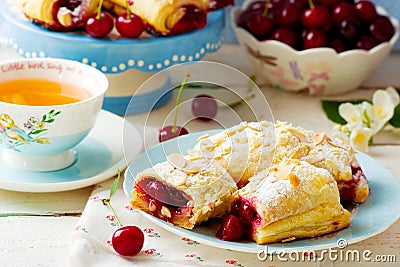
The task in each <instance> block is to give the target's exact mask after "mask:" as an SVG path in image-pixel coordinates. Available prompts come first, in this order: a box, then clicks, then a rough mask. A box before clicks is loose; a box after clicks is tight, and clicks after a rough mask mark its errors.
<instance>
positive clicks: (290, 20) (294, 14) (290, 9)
mask: <svg viewBox="0 0 400 267" xmlns="http://www.w3.org/2000/svg"><path fill="white" fill-rule="evenodd" d="M300 18H301V10H300V8H299V7H298V6H297V5H296V4H292V3H288V4H286V5H285V6H284V8H283V9H282V12H281V13H280V15H279V16H278V22H279V24H280V26H282V27H288V28H291V27H295V26H297V25H298V24H299V22H300Z"/></svg>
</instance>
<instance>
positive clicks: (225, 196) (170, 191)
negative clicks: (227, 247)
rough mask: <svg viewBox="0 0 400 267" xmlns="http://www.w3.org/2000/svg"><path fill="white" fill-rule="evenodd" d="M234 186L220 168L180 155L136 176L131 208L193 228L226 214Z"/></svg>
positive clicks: (234, 190)
mask: <svg viewBox="0 0 400 267" xmlns="http://www.w3.org/2000/svg"><path fill="white" fill-rule="evenodd" d="M236 193H237V187H236V184H235V182H234V180H233V179H232V177H231V176H230V175H229V174H228V173H227V172H226V171H225V170H224V169H223V168H221V167H220V166H218V165H216V164H213V163H211V162H207V161H201V160H196V161H190V160H187V159H186V158H184V157H183V156H181V155H180V154H172V155H170V156H169V157H168V160H167V161H165V162H162V163H158V164H156V165H154V166H153V167H152V168H149V169H147V170H144V171H143V172H141V173H139V174H138V175H137V176H136V177H135V182H134V190H133V192H132V195H133V196H132V199H131V200H130V203H131V205H132V206H133V207H134V208H137V209H140V210H143V211H145V212H147V213H150V214H152V215H154V216H156V217H158V218H161V219H163V220H165V221H167V222H170V223H172V224H175V225H177V226H180V227H183V228H187V229H192V228H193V227H194V226H195V225H196V224H199V223H201V222H204V221H207V220H208V219H209V218H216V217H222V216H224V215H225V214H226V213H227V212H229V210H230V207H231V204H232V202H233V200H234V198H235V196H236Z"/></svg>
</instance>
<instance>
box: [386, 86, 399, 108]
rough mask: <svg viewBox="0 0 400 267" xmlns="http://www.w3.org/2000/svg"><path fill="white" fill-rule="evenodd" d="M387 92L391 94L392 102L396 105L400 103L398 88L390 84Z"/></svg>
mask: <svg viewBox="0 0 400 267" xmlns="http://www.w3.org/2000/svg"><path fill="white" fill-rule="evenodd" d="M386 92H387V93H388V94H389V96H390V100H391V101H392V104H393V105H394V106H395V107H396V106H397V105H398V104H399V103H400V97H399V94H398V93H397V91H396V89H394V88H393V87H392V86H389V87H388V88H386Z"/></svg>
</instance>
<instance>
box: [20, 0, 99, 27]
mask: <svg viewBox="0 0 400 267" xmlns="http://www.w3.org/2000/svg"><path fill="white" fill-rule="evenodd" d="M18 1H19V5H20V7H21V9H22V11H23V12H24V14H25V16H26V17H27V18H28V19H30V20H31V21H33V22H35V23H37V24H40V25H42V26H44V27H46V28H48V29H51V30H55V31H73V30H78V29H80V28H82V27H83V26H84V25H85V23H86V20H87V19H88V17H90V16H91V15H93V14H95V13H96V11H97V7H98V5H99V0H18Z"/></svg>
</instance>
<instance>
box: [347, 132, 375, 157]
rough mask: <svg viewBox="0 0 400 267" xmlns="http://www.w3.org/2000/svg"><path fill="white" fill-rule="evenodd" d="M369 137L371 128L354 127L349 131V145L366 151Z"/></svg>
mask: <svg viewBox="0 0 400 267" xmlns="http://www.w3.org/2000/svg"><path fill="white" fill-rule="evenodd" d="M371 137H372V130H371V129H370V128H367V127H358V128H354V129H353V130H352V131H351V133H350V145H351V146H352V147H354V148H356V149H358V150H361V151H363V152H368V144H369V140H370V139H371Z"/></svg>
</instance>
